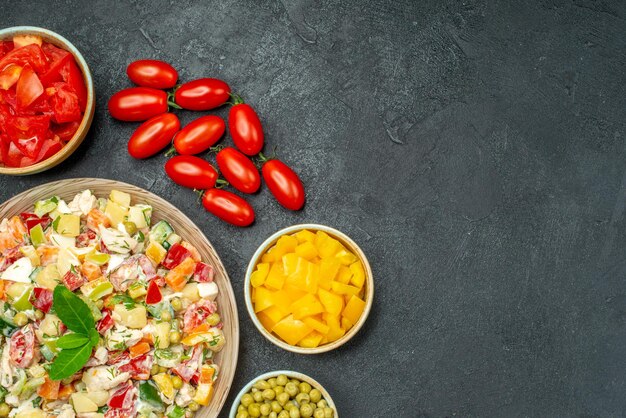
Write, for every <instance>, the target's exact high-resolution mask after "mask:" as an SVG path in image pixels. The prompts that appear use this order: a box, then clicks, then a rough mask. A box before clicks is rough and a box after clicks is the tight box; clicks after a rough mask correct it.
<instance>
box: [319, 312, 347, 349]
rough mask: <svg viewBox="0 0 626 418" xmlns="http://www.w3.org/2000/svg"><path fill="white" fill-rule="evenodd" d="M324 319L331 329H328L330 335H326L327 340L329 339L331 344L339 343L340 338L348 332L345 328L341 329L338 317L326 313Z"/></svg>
mask: <svg viewBox="0 0 626 418" xmlns="http://www.w3.org/2000/svg"><path fill="white" fill-rule="evenodd" d="M323 318H324V320H325V321H326V323H327V324H328V328H329V329H328V334H326V338H328V341H329V342H332V341H337V340H338V339H339V338H341V337H343V336H344V334H345V333H346V331H345V330H344V329H343V328H341V325H340V323H339V317H338V316H335V315H331V314H328V313H325V314H324V315H323Z"/></svg>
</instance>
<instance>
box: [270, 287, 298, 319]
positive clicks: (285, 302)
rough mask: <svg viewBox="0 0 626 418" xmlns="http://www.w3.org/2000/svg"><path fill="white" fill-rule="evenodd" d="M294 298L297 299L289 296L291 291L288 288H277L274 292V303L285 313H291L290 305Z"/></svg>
mask: <svg viewBox="0 0 626 418" xmlns="http://www.w3.org/2000/svg"><path fill="white" fill-rule="evenodd" d="M297 299H299V298H297ZM294 300H296V299H293V298H292V297H291V296H289V293H288V292H287V291H286V290H277V291H275V292H272V304H273V305H274V306H276V307H277V308H278V309H280V310H281V311H282V312H284V313H285V314H288V313H291V310H290V306H291V304H292V303H293V302H294Z"/></svg>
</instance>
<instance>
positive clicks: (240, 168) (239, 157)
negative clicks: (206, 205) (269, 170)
mask: <svg viewBox="0 0 626 418" xmlns="http://www.w3.org/2000/svg"><path fill="white" fill-rule="evenodd" d="M215 159H216V160H217V166H218V167H219V169H220V172H221V173H222V175H223V176H224V178H225V179H226V180H227V181H228V182H229V183H230V185H231V186H233V187H234V188H235V189H237V190H239V191H240V192H243V193H254V192H256V191H257V190H259V187H260V186H261V176H260V175H259V170H257V168H256V166H255V165H254V163H253V162H252V161H250V159H249V158H248V157H246V156H245V155H243V154H242V153H240V152H239V151H237V150H236V149H235V148H232V147H228V148H224V149H223V150H221V151H220V152H218V153H217V156H216V157H215Z"/></svg>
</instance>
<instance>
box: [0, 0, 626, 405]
mask: <svg viewBox="0 0 626 418" xmlns="http://www.w3.org/2000/svg"><path fill="white" fill-rule="evenodd" d="M489 3H492V4H490V5H487V4H484V3H482V2H477V1H466V2H456V1H444V2H441V1H421V2H412V1H394V2H375V1H370V0H367V1H351V2H337V3H333V2H313V1H296V2H289V1H284V2H280V1H264V2H237V1H214V2H203V3H200V2H189V1H169V2H168V1H151V2H141V1H134V2H130V3H129V4H124V5H123V4H122V2H112V1H111V2H106V1H98V2H93V3H88V2H80V1H55V2H44V1H41V2H34V1H33V2H15V1H14V2H8V1H3V2H1V3H0V26H1V27H8V26H14V25H36V26H43V27H46V28H49V29H52V30H55V31H57V32H59V33H61V34H63V35H64V36H66V37H67V38H68V39H70V40H71V41H72V42H73V43H74V44H75V45H76V46H77V47H78V48H79V49H80V50H81V51H82V52H83V54H84V56H85V58H86V59H87V61H88V62H89V64H90V66H91V69H92V71H93V76H94V80H95V85H96V90H97V102H98V105H97V111H96V117H95V119H94V123H93V126H92V129H91V132H90V134H89V136H88V138H87V140H86V141H85V142H84V144H83V145H82V146H81V147H80V149H79V150H78V151H77V152H76V153H75V154H74V155H73V156H72V157H71V158H70V159H69V160H68V161H67V162H66V163H64V164H63V165H62V166H60V167H58V168H56V169H54V170H51V171H49V172H47V173H44V174H40V175H35V176H31V177H27V178H10V177H2V178H0V199H2V200H5V199H8V198H10V197H11V196H13V195H15V194H16V193H18V192H21V191H24V190H26V189H28V188H30V187H32V186H35V185H38V184H40V183H44V182H48V181H51V180H56V179H63V178H69V177H83V176H91V177H103V178H112V179H117V180H122V181H126V182H129V183H132V184H135V185H138V186H140V187H143V188H146V189H148V190H150V191H152V192H154V193H156V194H158V195H160V196H162V197H164V198H166V199H168V200H169V201H171V202H172V203H174V204H175V205H176V206H177V207H178V208H180V209H181V210H182V211H183V212H185V213H186V214H187V215H189V216H190V217H191V218H192V219H194V220H195V221H196V222H197V224H198V225H199V226H200V227H201V228H202V230H203V231H204V232H205V233H206V235H207V236H208V237H209V239H210V240H211V241H212V243H213V245H214V246H215V247H216V249H217V251H218V252H219V254H220V255H221V257H222V260H223V261H224V264H225V265H226V268H227V270H228V272H229V274H230V277H231V279H232V284H233V287H234V290H235V293H236V295H237V303H238V307H239V314H240V322H241V350H240V357H239V364H238V367H237V373H236V379H235V382H234V386H233V389H232V392H231V397H230V399H229V401H232V397H233V396H234V395H235V394H236V393H237V391H238V390H239V389H240V388H241V386H243V385H244V384H245V383H246V382H247V381H248V380H250V379H251V378H253V377H254V376H256V375H258V374H259V373H261V372H265V371H269V370H273V369H293V370H298V371H302V372H305V373H309V374H310V375H312V376H313V377H315V378H317V379H318V380H319V381H320V382H321V383H322V384H324V385H325V386H326V388H327V389H328V390H329V391H330V392H331V393H332V395H333V397H334V399H335V400H336V402H337V404H338V407H339V409H340V411H341V415H342V416H343V417H370V416H371V417H416V416H429V417H442V416H578V417H592V416H593V417H596V416H597V417H609V416H613V417H615V416H624V415H626V396H624V394H625V391H626V280H625V278H626V257H625V254H624V249H625V248H626V231H625V227H626V225H625V219H624V208H625V203H626V158H625V157H626V144H625V142H624V134H625V130H624V128H625V118H624V115H625V110H626V91H625V89H624V83H625V82H626V73H625V65H626V53H625V51H626V22H625V19H626V7H625V3H624V2H611V1H597V2H596V1H586V0H576V1H543V2H527V1H520V2H508V3H510V4H509V5H506V4H505V3H506V2H489ZM496 3H498V5H496ZM142 57H154V58H160V59H164V60H166V61H169V62H171V63H172V64H174V65H175V67H176V68H178V69H179V70H180V75H181V79H182V80H191V79H194V78H198V77H203V76H212V77H219V78H222V79H224V80H226V81H227V82H228V83H229V84H230V85H231V86H233V88H234V90H235V91H237V92H239V93H241V94H242V95H243V96H244V97H245V98H246V99H247V101H248V102H249V103H250V104H252V105H253V106H254V107H255V108H256V109H257V110H258V113H259V114H260V116H261V119H262V121H263V123H264V127H265V132H266V137H267V145H268V147H266V149H267V148H271V147H273V146H277V147H278V153H279V155H280V157H281V158H283V159H284V160H285V161H287V162H288V163H290V164H291V165H292V166H293V167H295V169H296V170H297V171H298V172H299V173H300V175H301V177H302V179H303V180H304V182H305V184H306V188H307V204H306V207H305V209H304V210H303V211H302V212H299V213H291V212H287V211H285V210H283V209H282V208H281V207H279V205H278V204H277V203H276V202H275V201H274V200H273V199H272V198H271V196H270V195H269V192H268V191H267V189H265V188H264V189H263V190H262V191H261V193H259V194H258V195H255V196H252V197H251V198H250V201H251V203H252V204H253V205H254V207H255V209H256V211H257V216H258V220H257V222H256V224H254V226H252V227H251V228H247V229H236V228H234V227H230V226H228V225H226V224H224V223H222V222H220V221H219V220H217V219H215V218H213V217H212V216H211V215H209V214H207V213H205V212H204V211H203V209H202V207H201V206H199V205H198V204H197V203H196V199H195V195H194V194H193V193H192V192H191V191H188V190H183V189H181V188H180V187H173V185H172V183H171V182H170V181H169V180H168V179H167V177H166V176H165V175H164V173H163V169H162V166H163V163H164V161H165V157H163V156H159V157H156V158H153V159H150V160H148V161H136V160H133V159H131V158H130V157H129V156H128V154H127V153H126V151H125V147H126V142H127V140H128V138H129V136H130V134H131V133H132V131H133V129H134V128H135V127H136V126H137V125H136V124H132V123H130V124H126V123H120V122H117V121H114V120H112V119H111V118H110V117H109V115H108V114H107V112H106V102H107V99H108V97H109V96H110V95H111V94H112V93H113V92H115V91H116V90H119V89H121V88H124V87H128V86H130V82H129V81H128V80H127V79H126V76H125V73H124V70H125V66H126V65H127V64H128V63H129V62H130V61H132V60H134V59H137V58H142ZM216 113H217V114H219V115H222V116H225V115H226V110H225V109H222V110H219V111H217V112H216ZM181 116H182V120H183V121H184V122H188V121H190V120H192V119H193V118H194V117H196V116H197V114H193V113H191V112H188V113H182V114H181ZM227 141H228V140H227ZM301 222H317V223H322V224H327V225H331V226H334V227H337V228H339V229H341V230H342V231H344V232H346V233H347V234H349V235H350V236H352V237H353V238H354V239H355V240H356V241H357V242H358V243H359V244H360V245H361V246H362V247H363V249H364V251H365V252H366V253H367V254H368V256H369V259H370V262H371V264H372V267H373V270H374V273H375V278H376V300H375V304H374V308H373V311H372V313H371V316H370V318H369V320H368V322H367V324H366V326H365V328H364V329H363V330H362V331H361V332H360V334H358V336H357V337H356V338H354V340H353V341H351V342H350V343H349V344H347V345H345V346H344V347H343V348H341V349H339V350H337V351H334V352H331V353H328V354H324V355H319V356H310V357H307V356H300V355H295V354H290V353H287V352H285V351H282V350H281V349H279V348H276V347H274V346H273V345H271V344H269V343H268V342H267V341H265V340H264V339H263V337H262V336H261V335H260V334H259V333H258V332H257V330H256V329H255V328H254V327H253V325H252V323H251V321H250V320H249V318H248V316H247V313H246V311H245V309H244V303H243V293H242V292H243V289H242V282H243V276H244V270H245V267H246V265H247V262H248V260H249V258H250V257H251V255H252V253H253V252H254V250H255V249H256V247H257V246H258V245H259V244H260V243H261V242H262V241H263V240H264V239H265V238H266V237H267V236H269V235H270V234H271V233H273V232H274V231H276V230H278V229H279V228H282V227H285V226H288V225H291V224H295V223H301ZM229 403H230V402H229ZM229 406H230V405H229V404H227V406H226V408H225V409H224V411H223V412H222V414H221V416H222V417H224V416H226V410H227V409H228V408H229Z"/></svg>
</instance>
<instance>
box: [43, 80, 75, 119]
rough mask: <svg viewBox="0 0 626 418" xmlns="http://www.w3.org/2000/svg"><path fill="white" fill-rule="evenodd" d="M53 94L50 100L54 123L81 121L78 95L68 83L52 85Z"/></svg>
mask: <svg viewBox="0 0 626 418" xmlns="http://www.w3.org/2000/svg"><path fill="white" fill-rule="evenodd" d="M54 89H55V93H54V96H52V98H51V102H52V109H53V111H54V121H55V122H56V123H67V122H76V121H79V120H81V119H82V117H83V115H82V113H81V111H80V105H79V101H78V95H77V94H76V91H75V90H74V88H73V87H72V86H71V85H70V84H69V83H54Z"/></svg>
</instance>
